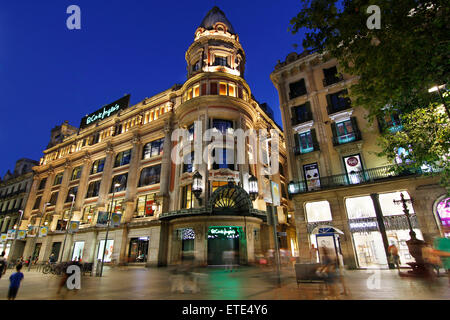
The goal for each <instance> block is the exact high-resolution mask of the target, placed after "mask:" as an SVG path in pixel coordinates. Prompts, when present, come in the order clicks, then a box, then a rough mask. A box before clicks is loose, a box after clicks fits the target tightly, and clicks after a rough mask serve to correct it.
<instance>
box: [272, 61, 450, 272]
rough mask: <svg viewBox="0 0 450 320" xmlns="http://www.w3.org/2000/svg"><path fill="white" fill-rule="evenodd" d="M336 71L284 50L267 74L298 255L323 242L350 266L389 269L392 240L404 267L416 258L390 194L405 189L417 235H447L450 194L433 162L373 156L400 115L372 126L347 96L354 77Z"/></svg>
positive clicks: (328, 63) (405, 220) (428, 238)
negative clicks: (417, 165) (274, 95)
mask: <svg viewBox="0 0 450 320" xmlns="http://www.w3.org/2000/svg"><path fill="white" fill-rule="evenodd" d="M338 70H339V68H338V65H337V61H336V59H333V58H332V57H329V56H327V55H326V54H325V55H320V54H318V53H311V52H304V53H302V54H297V53H291V54H289V55H288V56H287V57H286V60H285V61H284V62H278V64H277V65H276V66H275V70H274V71H273V72H272V74H271V79H272V82H273V84H274V86H275V87H276V89H277V90H278V93H279V100H280V109H281V116H282V121H283V128H284V132H285V139H286V148H287V161H288V168H289V174H288V176H289V180H290V183H289V193H290V195H291V196H292V198H293V203H294V206H295V221H296V230H297V235H298V241H299V248H300V256H301V257H302V259H310V258H311V256H310V254H311V252H312V250H311V249H310V248H311V246H312V245H314V246H315V248H318V247H319V248H320V247H322V246H327V247H330V248H331V249H333V251H336V253H337V255H338V256H339V258H342V259H341V261H342V262H343V263H344V264H345V265H346V266H348V267H350V268H387V267H388V264H389V263H388V259H387V257H388V253H387V251H388V247H389V246H390V245H392V244H394V245H396V246H397V248H398V249H399V254H400V261H401V264H402V265H403V266H408V265H407V263H408V262H413V261H414V258H413V257H411V255H410V252H409V250H408V247H407V243H406V241H407V240H409V239H410V234H409V232H410V226H409V222H408V218H407V216H406V215H405V214H404V209H403V207H402V205H396V204H395V203H394V200H400V199H401V194H403V197H404V198H405V199H406V201H405V202H408V203H407V204H406V207H407V209H408V211H409V214H410V216H409V220H410V223H411V228H412V229H413V231H414V232H415V233H416V235H417V238H419V239H423V240H426V241H432V240H433V238H434V237H440V236H449V235H448V234H447V235H445V234H444V232H443V228H442V226H447V225H449V224H450V220H449V217H450V199H449V198H448V197H447V196H446V194H447V193H446V190H445V189H444V188H443V187H441V186H440V185H439V179H440V177H439V175H433V174H432V172H431V171H432V169H431V168H429V167H425V166H424V167H422V169H421V170H409V169H406V168H403V167H402V157H400V156H399V157H398V159H396V161H395V163H390V162H389V161H388V160H387V159H386V158H382V157H378V156H377V155H376V153H378V152H380V151H381V150H380V147H379V146H378V144H377V137H378V136H379V135H380V133H381V132H396V131H398V130H402V124H401V121H400V119H399V116H398V114H395V113H392V114H390V115H387V116H386V117H385V118H384V119H378V121H375V123H373V124H370V123H369V122H368V121H367V119H366V115H367V113H366V111H365V110H364V109H363V108H359V107H358V106H356V105H354V104H353V103H352V101H351V100H350V99H349V98H348V97H347V96H346V94H347V93H348V90H350V89H349V88H350V86H351V84H352V83H353V82H354V81H357V77H353V76H350V75H346V74H344V75H342V74H339V72H338ZM405 152H406V151H405V150H399V155H400V154H401V153H403V154H405ZM403 159H404V158H403ZM409 200H412V204H411V201H409ZM328 231H332V232H328ZM327 232H328V234H327ZM313 259H317V260H320V257H319V255H316V257H314V258H313Z"/></svg>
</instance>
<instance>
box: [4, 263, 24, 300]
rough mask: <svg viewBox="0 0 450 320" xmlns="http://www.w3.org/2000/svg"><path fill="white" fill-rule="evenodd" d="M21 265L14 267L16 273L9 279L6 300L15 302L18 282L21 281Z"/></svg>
mask: <svg viewBox="0 0 450 320" xmlns="http://www.w3.org/2000/svg"><path fill="white" fill-rule="evenodd" d="M20 270H22V264H18V265H17V266H16V272H14V273H13V274H12V275H11V276H10V277H9V290H8V300H15V299H16V296H17V292H18V291H19V287H20V282H21V281H22V280H23V273H22V272H20Z"/></svg>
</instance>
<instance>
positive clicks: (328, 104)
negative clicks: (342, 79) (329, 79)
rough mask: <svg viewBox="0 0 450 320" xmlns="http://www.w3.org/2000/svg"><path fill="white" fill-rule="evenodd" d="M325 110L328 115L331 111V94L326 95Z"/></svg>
mask: <svg viewBox="0 0 450 320" xmlns="http://www.w3.org/2000/svg"><path fill="white" fill-rule="evenodd" d="M327 109H328V110H327V111H328V114H330V113H331V110H332V109H333V104H332V103H331V94H327Z"/></svg>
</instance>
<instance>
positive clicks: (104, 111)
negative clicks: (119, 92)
mask: <svg viewBox="0 0 450 320" xmlns="http://www.w3.org/2000/svg"><path fill="white" fill-rule="evenodd" d="M129 104H130V95H129V94H128V95H126V96H124V97H123V98H120V99H119V100H117V101H114V102H113V103H110V104H108V105H107V106H104V107H103V108H101V109H99V110H97V111H95V112H94V113H91V114H89V115H87V116H85V117H84V118H83V119H81V124H80V129H83V128H86V127H88V126H90V125H92V124H95V123H96V122H98V121H101V120H103V119H106V118H108V117H110V116H112V115H114V114H116V113H118V112H119V111H120V110H123V109H126V108H128V106H129Z"/></svg>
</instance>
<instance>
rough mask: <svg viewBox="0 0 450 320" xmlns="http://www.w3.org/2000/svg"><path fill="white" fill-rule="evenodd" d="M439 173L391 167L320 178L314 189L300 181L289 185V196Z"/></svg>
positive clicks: (305, 182) (431, 170)
mask: <svg viewBox="0 0 450 320" xmlns="http://www.w3.org/2000/svg"><path fill="white" fill-rule="evenodd" d="M433 172H438V170H436V169H432V168H427V169H426V170H423V169H420V168H409V167H406V166H399V165H390V166H384V167H378V168H371V169H367V170H362V171H357V172H353V173H349V174H347V173H345V174H339V175H333V176H327V177H320V178H319V179H317V180H318V181H314V188H310V187H309V186H308V181H298V182H291V183H289V194H290V195H295V194H301V193H307V192H312V191H317V190H327V189H334V188H340V187H348V186H352V185H361V184H370V183H377V182H383V181H389V180H393V179H399V178H404V177H411V176H419V175H423V174H430V173H433Z"/></svg>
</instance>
